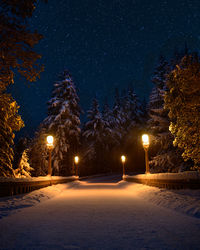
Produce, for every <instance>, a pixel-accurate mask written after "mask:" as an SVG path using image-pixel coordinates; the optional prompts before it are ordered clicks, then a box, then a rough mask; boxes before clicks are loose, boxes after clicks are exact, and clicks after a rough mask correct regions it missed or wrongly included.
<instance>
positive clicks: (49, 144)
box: [47, 135, 53, 176]
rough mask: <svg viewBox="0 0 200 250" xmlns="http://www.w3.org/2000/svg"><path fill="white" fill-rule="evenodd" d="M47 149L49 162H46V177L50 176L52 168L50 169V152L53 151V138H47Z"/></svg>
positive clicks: (49, 136)
mask: <svg viewBox="0 0 200 250" xmlns="http://www.w3.org/2000/svg"><path fill="white" fill-rule="evenodd" d="M47 148H48V150H49V160H48V176H51V175H52V167H51V152H52V150H53V136H51V135H48V136H47Z"/></svg>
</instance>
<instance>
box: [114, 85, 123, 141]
mask: <svg viewBox="0 0 200 250" xmlns="http://www.w3.org/2000/svg"><path fill="white" fill-rule="evenodd" d="M125 122H126V115H125V113H124V110H123V106H122V98H121V97H120V94H119V90H118V88H116V89H115V96H114V105H113V109H112V120H111V126H112V127H113V129H114V134H115V138H116V139H117V140H118V144H121V140H122V138H123V137H124V135H125V134H126V130H124V126H123V125H124V124H125Z"/></svg>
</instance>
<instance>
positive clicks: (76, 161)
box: [74, 155, 79, 176]
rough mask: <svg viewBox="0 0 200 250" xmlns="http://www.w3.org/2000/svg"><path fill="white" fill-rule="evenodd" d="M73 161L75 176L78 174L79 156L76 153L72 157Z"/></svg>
mask: <svg viewBox="0 0 200 250" xmlns="http://www.w3.org/2000/svg"><path fill="white" fill-rule="evenodd" d="M74 163H75V165H76V176H78V163H79V157H78V156H77V155H76V156H75V157H74Z"/></svg>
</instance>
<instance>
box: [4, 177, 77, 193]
mask: <svg viewBox="0 0 200 250" xmlns="http://www.w3.org/2000/svg"><path fill="white" fill-rule="evenodd" d="M77 179H78V177H76V176H70V177H54V176H52V177H50V178H45V177H39V178H31V179H28V178H27V179H17V178H16V179H9V178H8V179H6V178H4V179H0V197H3V196H10V195H17V194H23V193H28V192H31V191H33V190H36V189H39V188H44V187H47V186H51V185H55V184H61V183H67V182H72V181H75V180H77Z"/></svg>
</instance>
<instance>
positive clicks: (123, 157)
mask: <svg viewBox="0 0 200 250" xmlns="http://www.w3.org/2000/svg"><path fill="white" fill-rule="evenodd" d="M125 161H126V156H125V155H122V156H121V162H122V167H123V176H124V175H125V167H124V164H125Z"/></svg>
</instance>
